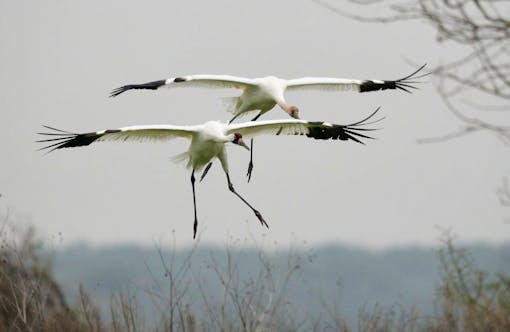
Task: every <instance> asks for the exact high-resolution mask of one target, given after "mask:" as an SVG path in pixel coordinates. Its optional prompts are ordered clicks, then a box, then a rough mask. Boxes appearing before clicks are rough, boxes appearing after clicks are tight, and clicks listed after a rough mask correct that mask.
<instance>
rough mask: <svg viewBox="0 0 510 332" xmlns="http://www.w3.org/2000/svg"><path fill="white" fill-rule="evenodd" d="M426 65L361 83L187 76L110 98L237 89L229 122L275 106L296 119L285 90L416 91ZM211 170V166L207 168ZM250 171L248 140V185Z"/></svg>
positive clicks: (128, 87) (130, 86)
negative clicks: (165, 90) (146, 91)
mask: <svg viewBox="0 0 510 332" xmlns="http://www.w3.org/2000/svg"><path fill="white" fill-rule="evenodd" d="M425 65H426V64H424V65H422V66H421V67H420V68H418V69H417V70H416V71H414V72H413V73H411V74H409V75H407V76H405V77H402V78H400V79H396V80H361V79H348V78H329V77H303V78H297V79H290V80H286V79H281V78H278V77H275V76H267V77H262V78H244V77H236V76H231V75H208V74H205V75H189V76H180V77H172V78H168V79H163V80H158V81H153V82H148V83H143V84H128V85H124V86H121V87H119V88H117V89H114V90H113V91H112V92H111V94H110V97H116V96H118V95H120V94H121V93H123V92H126V91H128V90H132V89H150V90H156V89H159V88H161V87H169V88H171V87H209V88H237V89H241V90H242V93H241V95H240V96H238V97H232V98H225V100H226V101H227V110H228V111H229V112H231V113H232V114H233V117H232V119H230V122H232V121H234V120H235V119H236V118H237V117H240V116H244V115H248V114H250V113H252V112H255V111H259V112H258V114H257V115H256V116H255V117H254V118H253V119H252V121H254V120H257V119H258V118H259V117H260V116H261V115H263V114H264V113H266V112H268V111H269V110H271V109H272V108H273V107H274V106H275V105H276V104H278V106H280V108H281V109H282V110H284V111H285V112H286V113H287V114H289V115H290V116H291V117H293V118H295V119H298V118H299V109H298V107H297V106H294V105H290V104H288V103H287V102H286V101H285V98H284V93H285V91H286V90H290V91H292V90H305V89H311V90H324V91H333V92H336V91H348V90H353V91H358V92H368V91H377V90H388V89H398V90H402V91H405V92H409V93H410V92H411V91H410V90H411V89H416V87H415V86H414V85H413V84H416V83H419V82H417V81H416V79H419V78H421V77H423V76H426V75H428V73H426V74H421V75H417V74H418V73H419V72H420V71H421V70H422V69H423V68H424V67H425ZM208 167H210V165H208ZM252 170H253V139H252V140H251V152H250V162H249V164H248V171H247V173H246V175H247V176H248V182H249V181H250V179H251V172H252Z"/></svg>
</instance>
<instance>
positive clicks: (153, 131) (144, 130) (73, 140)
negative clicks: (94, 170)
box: [37, 125, 197, 152]
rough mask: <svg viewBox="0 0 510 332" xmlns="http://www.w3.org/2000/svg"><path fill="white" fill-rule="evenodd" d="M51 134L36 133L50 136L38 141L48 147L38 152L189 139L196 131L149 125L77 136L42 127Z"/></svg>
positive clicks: (191, 127) (190, 127) (186, 127)
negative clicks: (110, 143)
mask: <svg viewBox="0 0 510 332" xmlns="http://www.w3.org/2000/svg"><path fill="white" fill-rule="evenodd" d="M43 127H45V128H46V129H49V130H52V132H47V133H38V134H39V135H44V136H51V137H53V138H47V139H43V140H39V141H37V142H39V143H46V144H48V145H46V146H44V147H42V148H41V149H40V150H45V149H50V150H49V152H51V151H53V150H56V149H63V148H73V147H76V146H86V145H90V144H92V143H94V142H102V141H121V142H127V141H137V142H150V141H167V140H170V139H173V138H176V137H184V138H188V139H191V138H192V137H193V134H194V133H195V132H196V131H197V128H196V127H195V126H171V125H149V126H131V127H122V128H118V129H107V130H101V131H96V132H90V133H83V134H77V133H72V132H68V131H64V130H60V129H56V128H52V127H48V126H43Z"/></svg>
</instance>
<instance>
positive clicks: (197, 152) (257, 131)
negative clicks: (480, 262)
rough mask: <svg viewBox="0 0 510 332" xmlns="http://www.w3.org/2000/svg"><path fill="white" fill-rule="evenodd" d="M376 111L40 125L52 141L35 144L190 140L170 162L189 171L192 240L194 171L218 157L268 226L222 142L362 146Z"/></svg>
mask: <svg viewBox="0 0 510 332" xmlns="http://www.w3.org/2000/svg"><path fill="white" fill-rule="evenodd" d="M378 110H379V108H377V109H376V110H375V111H374V112H373V113H372V114H371V115H369V116H368V117H366V118H364V119H363V120H361V121H358V122H355V123H352V124H349V125H336V124H330V123H327V122H322V121H319V122H310V121H305V120H299V119H288V120H268V121H257V122H244V123H235V124H232V123H230V124H227V123H222V122H219V121H209V122H206V123H204V124H201V125H194V126H174V125H144V126H130V127H122V128H118V129H107V130H101V131H96V132H89V133H82V134H78V133H73V132H68V131H64V130H60V129H55V128H52V127H48V126H44V127H45V128H47V129H50V130H52V132H49V133H39V134H40V135H46V136H51V137H52V138H49V139H43V140H39V141H37V142H44V143H48V144H49V145H47V146H44V147H42V148H41V150H44V149H48V152H51V151H53V150H56V149H62V148H71V147H78V146H86V145H90V144H91V143H94V142H102V141H120V142H126V141H166V140H170V139H173V138H177V137H183V138H187V139H189V140H191V144H190V147H189V149H188V151H186V152H184V153H183V154H180V155H178V156H176V158H174V159H176V160H183V159H187V161H188V163H187V168H190V169H192V171H191V188H192V192H193V211H194V223H193V238H195V236H196V232H197V225H198V221H197V206H196V197H195V171H199V170H201V169H202V168H203V167H204V166H205V165H206V164H208V163H209V162H210V161H211V160H212V159H213V158H214V157H216V158H218V159H219V160H220V162H221V166H222V168H223V171H224V172H225V174H226V176H227V184H228V188H229V190H230V191H231V192H232V193H234V194H235V195H236V196H237V197H239V198H240V199H241V200H242V201H243V202H244V203H245V204H246V205H247V206H248V207H249V208H250V209H251V210H252V211H253V213H254V214H255V216H256V217H257V218H258V219H259V221H260V223H261V224H262V226H266V227H268V224H267V223H266V221H265V220H264V218H263V217H262V214H261V213H260V212H259V211H258V210H256V209H255V208H254V207H253V206H252V205H251V204H250V203H248V201H246V200H245V199H244V198H243V197H242V196H241V195H240V194H238V193H237V192H236V190H235V189H234V186H233V184H232V182H231V181H230V176H229V172H228V160H227V153H226V149H225V144H226V143H229V142H231V143H234V144H237V145H239V146H242V147H244V148H246V149H248V150H249V148H248V146H247V145H246V144H245V143H244V141H243V137H253V136H257V135H262V134H272V135H281V134H283V135H306V136H307V137H311V138H314V139H323V140H326V139H333V140H343V141H347V140H353V141H355V142H358V143H361V144H363V142H362V141H361V140H360V139H363V138H366V139H369V138H371V137H369V136H367V135H365V134H363V133H364V132H367V131H371V130H374V129H370V128H365V127H363V126H365V125H368V124H372V123H374V122H377V121H380V120H381V119H379V120H376V121H371V122H369V121H368V120H369V119H371V118H372V117H373V116H374V115H375V114H376V113H377V111H378ZM207 170H208V168H206V169H205V170H204V173H203V174H202V177H201V179H202V178H203V177H204V176H205V174H206V173H207ZM268 228H269V227H268Z"/></svg>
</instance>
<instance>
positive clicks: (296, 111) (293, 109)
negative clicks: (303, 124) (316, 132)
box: [288, 105, 299, 119]
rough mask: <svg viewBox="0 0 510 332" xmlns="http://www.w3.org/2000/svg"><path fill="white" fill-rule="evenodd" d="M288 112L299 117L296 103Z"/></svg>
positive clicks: (295, 117)
mask: <svg viewBox="0 0 510 332" xmlns="http://www.w3.org/2000/svg"><path fill="white" fill-rule="evenodd" d="M288 113H289V115H290V116H291V117H293V118H294V119H299V108H297V106H294V105H292V106H290V107H289V110H288Z"/></svg>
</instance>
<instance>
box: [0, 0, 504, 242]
mask: <svg viewBox="0 0 510 332" xmlns="http://www.w3.org/2000/svg"><path fill="white" fill-rule="evenodd" d="M345 6H346V7H345V9H346V10H349V9H353V10H355V9H356V8H357V7H349V6H350V5H347V4H345ZM269 8H270V10H269ZM283 13H285V14H284V15H283ZM403 25H405V28H402V27H403ZM0 42H1V43H2V45H3V49H4V50H5V52H1V54H0V72H2V75H1V77H0V90H1V91H3V93H2V97H1V98H0V110H1V112H2V122H1V124H2V130H0V142H1V143H0V154H1V155H2V160H3V162H2V172H0V194H2V197H0V213H7V211H8V210H10V211H11V213H13V214H15V215H16V216H17V218H16V220H17V221H20V222H22V223H32V224H34V226H35V227H36V229H37V231H38V232H40V234H41V235H42V237H43V238H47V239H52V238H59V237H61V238H62V241H63V243H64V244H67V243H74V242H75V241H86V242H88V243H92V244H93V245H101V244H115V243H138V244H144V245H151V244H152V243H154V242H165V241H166V242H168V241H170V240H172V239H175V245H176V246H177V247H183V248H185V247H189V246H192V245H193V243H194V242H193V240H192V222H193V207H192V197H191V186H190V181H189V177H190V172H189V171H188V170H186V169H184V168H183V167H182V166H181V165H175V164H173V163H171V161H170V158H171V156H173V155H176V154H178V153H180V152H183V151H184V150H185V149H187V143H186V142H184V141H182V140H176V141H171V142H168V143H162V144H154V145H153V144H115V143H110V144H106V143H105V144H97V145H96V144H94V145H91V146H90V147H84V148H76V149H66V150H60V151H55V152H52V153H51V154H48V155H44V153H41V152H40V151H37V149H38V148H39V147H40V146H39V145H38V144H37V143H34V141H35V140H37V139H38V137H37V134H36V133H37V132H40V131H41V128H42V127H41V125H43V124H44V125H50V126H55V127H57V128H62V129H66V130H71V131H77V132H82V131H93V130H94V131H95V130H101V129H105V128H116V127H119V126H124V125H134V124H153V123H165V124H196V123H203V122H206V121H208V120H215V119H223V120H226V119H228V118H229V116H230V114H228V113H227V112H225V110H224V107H223V106H222V105H221V104H222V103H221V98H222V97H229V96H235V95H237V94H238V92H237V91H232V90H226V89H219V90H216V89H214V90H208V89H168V90H167V89H162V90H161V91H160V90H158V91H138V90H136V91H129V92H126V93H125V94H122V95H121V96H118V97H116V98H108V95H109V93H110V91H111V90H112V89H114V88H116V87H119V86H121V85H124V84H129V83H142V82H147V81H152V80H157V79H163V78H167V77H173V76H177V75H187V74H197V73H217V74H232V75H239V76H246V77H261V76H266V75H276V76H279V77H285V78H293V77H303V76H330V77H344V78H358V79H365V78H367V79H397V78H400V77H403V76H405V75H407V74H409V73H411V72H413V71H414V70H416V69H417V68H418V67H419V66H420V65H422V64H423V63H427V64H428V67H427V68H429V67H430V68H434V67H435V66H437V65H440V64H442V63H445V62H447V61H449V60H450V59H453V58H456V57H458V56H460V55H461V54H463V52H464V51H465V49H464V48H463V47H460V46H458V45H455V44H452V43H449V42H446V43H441V44H439V43H438V42H437V40H436V35H435V32H434V29H433V28H431V27H429V26H427V25H426V24H422V23H420V22H416V21H412V22H403V23H397V24H395V25H378V24H367V23H361V22H356V21H353V20H351V19H348V18H346V17H342V16H340V15H336V14H335V13H333V12H331V11H330V10H327V9H325V8H323V7H321V6H319V5H317V4H316V3H314V2H313V1H308V0H300V1H281V2H276V3H275V2H272V1H268V0H264V1H259V2H254V3H232V2H230V1H226V0H220V1H217V2H214V3H211V2H204V3H195V2H173V1H158V0H155V1H151V2H150V4H147V3H140V2H136V1H132V0H128V1H122V2H121V1H120V0H116V1H111V2H108V3H103V2H99V1H89V2H78V3H74V4H71V3H66V2H58V1H54V2H50V3H42V2H37V1H28V2H1V3H0ZM436 85H437V82H436V81H435V79H434V78H433V77H427V79H426V80H424V83H423V84H420V85H419V89H418V90H416V91H413V93H412V94H408V93H405V92H402V91H380V92H370V93H366V94H365V93H363V94H359V93H353V92H342V93H328V92H317V91H305V92H299V93H298V92H294V93H287V94H286V98H287V100H288V101H289V102H292V103H293V104H295V105H299V107H300V109H301V116H302V117H303V118H304V119H309V120H325V121H328V122H332V123H350V122H353V121H357V120H360V119H362V118H364V117H365V116H367V115H368V114H370V112H371V111H373V110H374V109H375V108H376V107H378V106H381V115H383V116H384V117H385V119H384V121H383V122H381V123H380V127H381V129H380V130H377V131H376V132H374V136H375V138H376V139H375V140H370V141H369V142H367V143H366V145H360V144H356V143H353V142H331V141H327V142H322V141H320V142H319V141H315V140H308V139H306V138H303V137H269V136H265V137H260V138H257V143H256V148H255V154H254V163H255V168H254V171H253V177H252V180H251V182H250V183H249V184H248V183H247V182H246V178H245V173H246V168H247V164H248V158H249V154H248V153H247V152H246V151H242V149H236V147H229V148H228V152H229V163H230V175H231V178H232V182H233V183H234V185H235V187H236V189H237V190H238V191H239V192H240V193H241V194H242V195H244V196H245V197H246V198H247V200H248V201H250V202H251V203H252V204H253V205H254V206H255V207H256V208H257V209H259V210H260V211H261V213H262V214H263V215H264V217H265V218H266V220H267V222H268V224H269V227H270V228H269V229H263V228H262V227H260V224H259V222H258V221H257V219H256V218H255V217H254V216H253V214H252V212H251V211H250V210H249V209H247V208H246V206H244V205H243V204H242V203H241V202H240V201H238V200H237V198H236V197H234V196H233V195H232V194H231V193H230V192H229V190H228V188H227V184H226V181H225V176H224V174H223V172H222V171H221V168H220V167H218V166H219V165H218V163H215V165H214V166H213V167H212V168H211V171H210V173H209V175H208V176H207V178H206V179H205V180H204V182H202V183H199V184H198V185H197V202H198V217H199V234H200V236H201V238H202V240H201V241H203V242H202V243H214V244H219V245H221V244H224V243H227V242H228V241H229V239H230V238H234V239H241V240H242V239H245V238H252V239H253V243H264V242H266V243H278V245H279V246H283V247H288V246H289V245H291V244H292V243H294V242H296V243H301V242H303V241H304V242H306V243H308V244H313V245H321V244H322V243H347V244H353V245H356V246H360V247H368V248H376V249H377V248H388V247H400V246H406V245H419V246H434V245H435V244H436V243H437V240H438V238H439V237H440V234H441V232H442V231H443V230H451V231H452V232H453V233H455V234H457V235H458V238H459V239H460V240H461V241H465V242H466V243H476V242H485V243H507V242H508V241H510V232H508V227H509V223H508V215H509V214H508V208H507V207H505V206H503V205H502V204H500V202H499V201H498V197H497V194H496V191H497V190H498V188H499V187H500V186H501V181H502V177H503V176H505V174H508V171H509V168H508V165H509V161H510V154H509V153H508V148H507V147H506V146H504V145H503V144H499V142H498V138H497V137H495V136H494V135H492V134H491V133H487V132H479V133H473V134H471V135H467V136H464V137H460V138H457V139H455V140H450V141H447V142H443V143H437V144H417V143H416V141H417V140H418V139H421V138H427V137H437V136H441V135H444V134H446V133H449V132H452V131H455V130H456V129H457V128H458V127H459V126H460V124H459V122H458V120H457V119H456V118H455V117H454V116H453V115H452V114H451V113H450V112H448V110H447V109H446V107H445V105H444V103H443V101H442V100H441V98H440V97H439V95H438V94H437V92H436V91H435V89H436ZM476 98H477V99H476V100H477V102H479V103H480V104H490V103H491V99H490V98H488V97H476ZM468 112H471V111H470V110H468ZM473 112H474V111H473ZM501 113H504V112H490V114H489V115H488V116H489V118H490V119H494V121H496V120H497V121H499V120H500V119H501V116H502V115H501ZM283 116H285V114H284V113H283V112H281V111H280V110H279V109H277V108H276V109H275V110H273V111H271V112H269V113H268V114H267V115H265V116H264V119H278V118H282V117H283ZM503 119H504V118H503ZM501 122H503V121H501Z"/></svg>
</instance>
